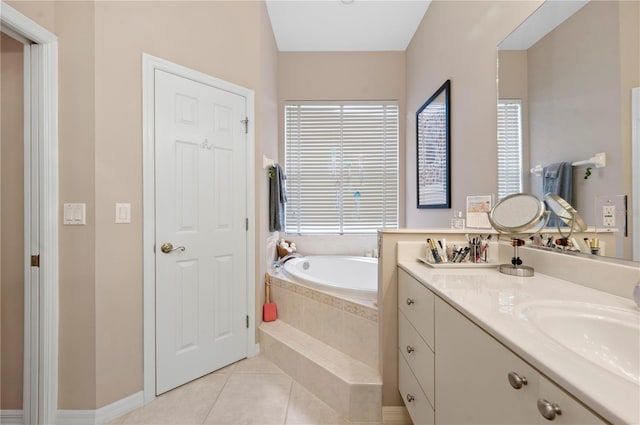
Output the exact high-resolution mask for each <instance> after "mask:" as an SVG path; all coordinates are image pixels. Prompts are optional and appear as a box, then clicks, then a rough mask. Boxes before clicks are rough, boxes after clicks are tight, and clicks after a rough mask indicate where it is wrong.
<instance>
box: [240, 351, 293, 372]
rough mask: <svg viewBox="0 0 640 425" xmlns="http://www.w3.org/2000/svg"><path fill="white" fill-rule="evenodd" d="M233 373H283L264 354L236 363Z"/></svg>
mask: <svg viewBox="0 0 640 425" xmlns="http://www.w3.org/2000/svg"><path fill="white" fill-rule="evenodd" d="M233 373H284V372H283V371H282V370H281V369H280V368H279V367H278V366H276V365H275V364H274V363H273V362H271V361H270V360H269V359H267V358H266V357H265V356H262V355H260V356H255V357H250V358H248V359H244V360H241V361H239V362H238V363H236V367H235V369H234V371H233Z"/></svg>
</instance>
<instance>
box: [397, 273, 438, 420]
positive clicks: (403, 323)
mask: <svg viewBox="0 0 640 425" xmlns="http://www.w3.org/2000/svg"><path fill="white" fill-rule="evenodd" d="M434 302H435V296H434V295H433V293H432V292H431V291H429V290H427V289H426V288H425V287H424V286H422V284H421V283H420V282H418V281H417V280H415V279H414V278H412V277H411V276H409V274H407V273H406V272H405V271H404V270H399V275H398V376H399V383H398V388H399V390H400V393H401V394H402V398H403V400H404V403H405V405H406V406H407V410H408V411H409V415H411V419H412V420H413V423H414V425H417V424H421V425H427V424H433V423H434V419H435V418H434V409H433V406H435V380H434V374H433V369H434V367H435V356H434V345H435V335H434V318H435V310H434Z"/></svg>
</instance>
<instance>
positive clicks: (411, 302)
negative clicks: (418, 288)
mask: <svg viewBox="0 0 640 425" xmlns="http://www.w3.org/2000/svg"><path fill="white" fill-rule="evenodd" d="M413 303H415V301H414V300H413V298H407V305H411V304H413Z"/></svg>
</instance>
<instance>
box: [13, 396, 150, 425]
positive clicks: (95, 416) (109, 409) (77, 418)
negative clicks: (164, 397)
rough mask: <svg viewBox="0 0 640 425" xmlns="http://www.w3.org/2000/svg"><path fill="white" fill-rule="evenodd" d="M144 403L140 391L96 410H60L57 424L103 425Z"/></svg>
mask: <svg viewBox="0 0 640 425" xmlns="http://www.w3.org/2000/svg"><path fill="white" fill-rule="evenodd" d="M143 405H144V392H142V391H139V392H137V393H135V394H131V395H130V396H129V397H125V398H123V399H121V400H118V401H114V402H113V403H111V404H108V405H106V406H103V407H101V408H99V409H96V410H58V414H57V416H56V425H101V424H103V423H105V422H107V421H110V420H112V419H115V418H117V417H119V416H122V415H124V414H125V413H128V412H131V411H132V410H134V409H137V408H138V407H142V406H143ZM3 424H4V422H3Z"/></svg>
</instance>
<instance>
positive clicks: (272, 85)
mask: <svg viewBox="0 0 640 425" xmlns="http://www.w3.org/2000/svg"><path fill="white" fill-rule="evenodd" d="M259 13H260V28H261V33H260V65H259V66H260V68H259V69H260V90H259V92H258V94H257V96H256V157H255V161H256V165H255V169H256V205H257V207H258V208H257V211H256V221H257V223H256V225H257V226H258V228H257V231H256V234H255V236H256V279H255V283H256V312H255V314H256V319H257V320H256V322H257V323H256V325H257V326H258V325H259V323H261V322H262V304H264V278H263V276H264V273H265V271H266V270H267V269H268V267H270V263H268V261H265V259H266V258H269V257H271V258H273V252H272V251H269V250H268V248H267V246H266V245H267V244H266V241H267V239H268V238H269V235H270V233H269V216H268V214H267V211H268V210H269V209H268V207H269V180H268V177H267V171H266V170H265V169H264V168H262V155H265V156H266V157H267V158H276V157H277V156H278V122H279V121H278V68H279V63H278V48H277V46H276V40H275V37H274V35H273V30H272V29H271V21H270V20H269V15H268V14H267V8H266V6H264V4H263V5H262V7H261V10H260V12H259ZM257 326H256V341H258V335H257V334H258V332H257Z"/></svg>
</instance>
